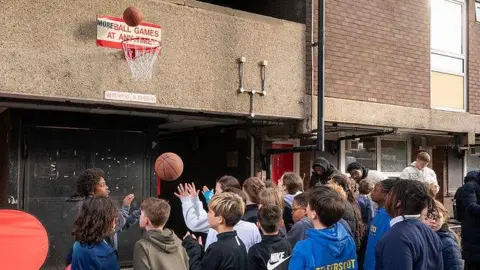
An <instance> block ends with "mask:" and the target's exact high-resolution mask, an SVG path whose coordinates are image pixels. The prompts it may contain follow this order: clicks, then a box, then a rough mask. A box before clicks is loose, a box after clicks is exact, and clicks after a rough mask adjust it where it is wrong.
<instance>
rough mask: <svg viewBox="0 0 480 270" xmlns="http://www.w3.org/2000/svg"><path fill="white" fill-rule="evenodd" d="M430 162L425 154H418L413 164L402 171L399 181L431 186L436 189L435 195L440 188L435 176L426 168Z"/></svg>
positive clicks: (428, 156)
mask: <svg viewBox="0 0 480 270" xmlns="http://www.w3.org/2000/svg"><path fill="white" fill-rule="evenodd" d="M430 161H431V158H430V155H429V154H428V153H427V152H420V153H419V154H418V155H417V159H416V160H415V162H413V163H412V164H410V166H408V167H406V168H405V169H403V171H402V173H401V174H400V179H404V180H418V181H420V182H423V183H425V184H433V185H435V187H436V193H438V190H439V189H440V187H439V186H438V181H437V175H436V174H435V172H434V171H433V170H432V169H430V168H428V167H427V165H428V163H430Z"/></svg>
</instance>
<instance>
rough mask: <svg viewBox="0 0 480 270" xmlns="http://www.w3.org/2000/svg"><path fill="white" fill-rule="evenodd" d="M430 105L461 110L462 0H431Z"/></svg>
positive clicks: (463, 95) (463, 97)
mask: <svg viewBox="0 0 480 270" xmlns="http://www.w3.org/2000/svg"><path fill="white" fill-rule="evenodd" d="M430 3H431V5H430V7H431V17H430V19H431V39H430V42H431V43H430V47H431V54H430V69H431V77H430V83H431V85H430V88H431V106H432V108H436V109H447V110H457V111H463V110H465V108H466V99H467V97H466V82H465V73H466V71H465V69H466V64H465V60H466V59H465V48H466V47H465V31H466V30H465V29H466V27H465V23H466V20H465V13H466V11H465V0H431V1H430Z"/></svg>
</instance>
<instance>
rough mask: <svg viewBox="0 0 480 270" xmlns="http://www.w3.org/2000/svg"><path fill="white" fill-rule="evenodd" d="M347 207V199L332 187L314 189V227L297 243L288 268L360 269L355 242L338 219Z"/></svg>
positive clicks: (310, 200)
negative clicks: (305, 237)
mask: <svg viewBox="0 0 480 270" xmlns="http://www.w3.org/2000/svg"><path fill="white" fill-rule="evenodd" d="M344 211H345V201H344V200H343V198H342V197H341V196H340V194H339V193H338V192H336V191H335V190H333V189H332V188H330V187H328V186H319V187H316V188H315V189H313V190H312V191H311V192H310V194H309V196H308V205H307V215H308V217H309V218H310V219H311V220H313V226H314V228H313V229H309V230H308V231H307V239H305V240H303V241H300V242H298V243H297V244H296V246H295V248H294V250H293V255H292V258H291V259H290V264H289V268H288V269H290V270H297V269H301V270H307V269H308V270H310V269H312V270H313V269H318V270H327V269H358V263H357V254H356V247H355V242H354V241H353V238H352V237H351V236H349V235H348V233H347V231H346V230H345V228H344V227H343V226H342V225H341V224H339V223H337V222H338V221H339V220H340V219H341V218H342V216H343V214H344Z"/></svg>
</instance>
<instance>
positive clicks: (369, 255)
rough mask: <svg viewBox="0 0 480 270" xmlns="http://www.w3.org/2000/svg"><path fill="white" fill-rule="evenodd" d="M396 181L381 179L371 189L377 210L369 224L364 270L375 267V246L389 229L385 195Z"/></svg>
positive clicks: (370, 269) (372, 269)
mask: <svg viewBox="0 0 480 270" xmlns="http://www.w3.org/2000/svg"><path fill="white" fill-rule="evenodd" d="M396 182H397V180H394V179H387V180H383V181H381V182H378V183H377V184H376V185H375V188H374V189H373V191H372V194H371V197H372V200H373V201H374V202H375V203H377V205H378V210H377V212H376V214H375V217H374V218H373V220H372V222H371V224H370V230H369V233H368V241H367V250H366V252H365V261H364V263H363V269H365V270H374V269H375V247H376V246H377V243H378V241H380V239H382V237H383V235H384V234H385V233H386V232H387V231H388V230H390V220H391V219H392V218H390V216H389V215H388V214H387V211H385V197H386V196H387V194H388V192H390V189H391V188H392V187H393V186H394V185H395V183H396Z"/></svg>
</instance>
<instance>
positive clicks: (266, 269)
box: [248, 205, 292, 270]
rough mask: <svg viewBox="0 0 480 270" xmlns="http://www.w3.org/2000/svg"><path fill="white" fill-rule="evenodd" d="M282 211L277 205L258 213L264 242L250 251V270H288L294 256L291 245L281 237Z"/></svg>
mask: <svg viewBox="0 0 480 270" xmlns="http://www.w3.org/2000/svg"><path fill="white" fill-rule="evenodd" d="M281 223H282V209H281V208H280V207H279V206H277V205H265V206H263V207H262V208H260V210H259V211H258V222H257V226H258V227H259V228H260V229H261V230H262V232H263V237H262V242H260V243H258V244H255V245H254V246H252V247H251V248H250V249H249V251H248V269H249V270H270V269H275V270H287V269H288V261H289V259H290V255H291V254H292V246H291V245H290V243H289V242H288V241H287V240H285V239H283V238H282V237H281V236H280V233H279V231H280V230H279V228H280V226H281Z"/></svg>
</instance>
